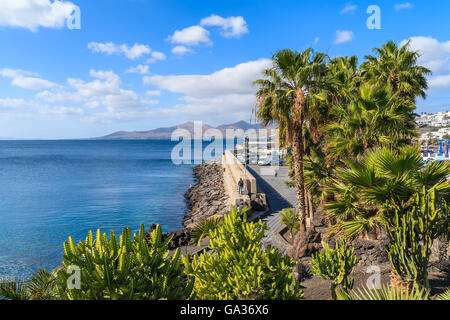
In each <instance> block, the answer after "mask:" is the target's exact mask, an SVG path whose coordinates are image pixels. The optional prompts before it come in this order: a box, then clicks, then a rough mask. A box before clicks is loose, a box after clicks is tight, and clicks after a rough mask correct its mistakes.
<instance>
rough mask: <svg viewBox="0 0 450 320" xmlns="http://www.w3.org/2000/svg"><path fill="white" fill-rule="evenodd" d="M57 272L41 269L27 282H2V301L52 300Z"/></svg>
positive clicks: (0, 283)
mask: <svg viewBox="0 0 450 320" xmlns="http://www.w3.org/2000/svg"><path fill="white" fill-rule="evenodd" d="M55 283H56V271H54V272H52V273H49V272H48V271H47V270H45V269H39V270H38V271H36V272H35V273H33V275H32V276H31V277H30V278H29V279H28V280H26V281H21V280H11V281H2V282H0V300H2V299H3V300H5V299H6V300H51V299H53V298H54V297H55V295H54V287H55Z"/></svg>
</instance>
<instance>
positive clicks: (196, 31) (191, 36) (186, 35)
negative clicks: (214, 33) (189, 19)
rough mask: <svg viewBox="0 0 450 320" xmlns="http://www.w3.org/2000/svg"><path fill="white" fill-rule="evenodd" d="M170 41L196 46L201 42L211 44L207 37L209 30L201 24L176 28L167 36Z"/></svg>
mask: <svg viewBox="0 0 450 320" xmlns="http://www.w3.org/2000/svg"><path fill="white" fill-rule="evenodd" d="M167 40H169V41H170V42H172V43H175V44H184V45H190V46H196V45H199V44H201V43H205V44H212V41H211V40H210V39H209V31H208V30H206V29H205V28H203V27H201V26H192V27H188V28H185V29H183V30H177V31H175V32H174V34H173V35H171V36H169V37H168V38H167Z"/></svg>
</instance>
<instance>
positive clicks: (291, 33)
mask: <svg viewBox="0 0 450 320" xmlns="http://www.w3.org/2000/svg"><path fill="white" fill-rule="evenodd" d="M369 5H378V6H379V7H380V9H381V30H369V29H368V28H367V25H366V20H367V19H368V17H369V14H367V13H366V9H367V8H368V6H369ZM74 6H78V7H79V8H80V12H81V29H79V30H76V29H68V28H67V26H66V19H67V17H69V16H70V14H71V13H72V12H73V11H72V10H73V8H74ZM449 12H450V3H449V2H448V1H444V0H442V1H432V2H430V1H429V2H426V1H417V0H416V1H414V0H413V1H410V2H406V1H402V0H397V1H374V0H371V1H353V2H346V1H336V0H323V1H302V0H282V1H273V0H271V1H269V0H246V1H242V0H240V1H237V0H222V1H202V0H195V1H194V0H183V1H181V0H178V1H170V0H161V1H157V0H114V1H111V0H95V1H92V0H72V1H53V0H52V1H50V0H20V1H18V0H0V43H1V47H0V137H3V138H5V137H6V138H8V137H9V138H34V139H36V138H39V139H61V138H83V137H93V136H101V135H104V134H108V133H111V132H113V131H118V130H148V129H153V128H156V127H161V126H170V125H174V124H177V123H180V122H184V121H193V120H202V121H203V122H205V123H208V124H212V125H217V124H223V123H231V122H235V121H238V120H247V121H248V120H249V119H250V113H251V108H252V104H253V103H254V97H253V93H254V88H252V86H251V83H252V81H253V80H255V79H256V78H257V77H259V74H260V72H261V70H263V69H264V68H266V67H267V66H268V65H269V63H270V61H269V60H268V59H270V57H271V56H272V54H273V53H274V52H275V51H276V50H278V49H282V48H292V49H296V50H301V49H305V48H307V47H308V46H313V48H314V49H315V50H319V51H324V52H327V53H328V54H329V55H330V56H337V55H358V56H359V57H360V59H361V60H360V61H362V59H363V57H364V56H365V55H367V54H370V53H371V49H372V48H373V47H376V46H380V45H381V44H382V43H384V42H386V41H387V40H391V39H392V40H396V41H398V42H401V41H403V40H405V39H410V38H412V46H413V48H414V49H416V50H420V52H421V53H422V57H421V61H420V62H421V64H423V65H426V66H428V67H430V68H431V69H433V71H434V74H433V76H431V77H430V79H429V82H430V90H429V91H428V94H429V97H428V99H427V100H426V101H419V102H418V112H422V111H426V112H436V111H441V110H447V109H450V93H449V91H450V63H449V62H450V28H449V24H450V23H449V20H448V13H449Z"/></svg>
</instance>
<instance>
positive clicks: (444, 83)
mask: <svg viewBox="0 0 450 320" xmlns="http://www.w3.org/2000/svg"><path fill="white" fill-rule="evenodd" d="M429 86H430V88H431V89H450V74H448V75H443V76H437V77H432V78H431V79H430V81H429Z"/></svg>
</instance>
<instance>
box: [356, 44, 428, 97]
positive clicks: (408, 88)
mask: <svg viewBox="0 0 450 320" xmlns="http://www.w3.org/2000/svg"><path fill="white" fill-rule="evenodd" d="M409 45H410V41H408V42H407V43H406V44H405V45H403V46H402V47H400V48H399V47H398V46H397V44H396V42H395V41H389V42H387V43H386V44H383V45H382V47H381V48H375V49H373V51H374V52H375V53H376V55H377V56H366V60H367V61H366V62H364V63H363V64H362V65H361V70H362V73H363V76H364V79H365V80H367V81H369V82H370V83H373V84H376V85H378V86H380V85H382V86H384V85H386V84H387V85H389V86H390V87H391V88H392V90H393V91H394V93H395V94H396V95H398V96H399V97H400V98H401V99H403V100H407V101H415V99H416V97H417V96H421V97H422V98H424V99H425V98H426V93H425V91H426V89H428V84H427V80H426V76H427V75H430V74H431V70H429V69H427V68H424V67H422V66H418V65H417V60H418V58H419V57H420V55H419V52H417V51H410V50H409Z"/></svg>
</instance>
